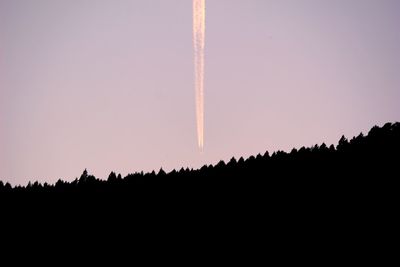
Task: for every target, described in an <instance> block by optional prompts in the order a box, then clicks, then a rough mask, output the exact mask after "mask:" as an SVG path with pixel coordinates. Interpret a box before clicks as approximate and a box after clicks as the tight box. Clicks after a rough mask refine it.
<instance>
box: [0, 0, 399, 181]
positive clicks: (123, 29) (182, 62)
mask: <svg viewBox="0 0 400 267" xmlns="http://www.w3.org/2000/svg"><path fill="white" fill-rule="evenodd" d="M398 25H400V1H396V0H337V1H320V0H279V1H278V0H247V1H243V0H212V1H207V32H206V42H207V43H206V67H205V69H206V70H205V148H204V153H203V154H200V153H199V150H198V147H197V137H196V119H195V97H194V93H195V92H194V74H193V46H192V1H190V0H186V1H184V0H168V1H165V0H152V1H148V0H129V1H128V0H126V1H124V0H113V1H111V0H109V1H105V0H104V1H100V0H96V1H95V0H83V1H81V0H79V1H78V0H57V1H54V0H36V1H28V0H0V40H1V42H0V179H1V180H3V181H9V182H11V183H12V184H26V183H27V182H28V181H29V180H39V181H42V182H44V181H47V182H55V181H56V180H57V179H59V178H62V179H65V180H72V179H74V178H75V177H77V176H79V175H80V174H81V172H82V171H83V169H85V168H87V169H88V170H89V172H90V173H92V174H94V175H96V176H98V177H100V178H106V177H107V176H108V174H109V173H110V172H111V171H116V172H121V173H122V174H123V175H126V174H127V173H131V172H135V171H142V170H144V171H151V170H153V169H156V170H158V169H159V168H160V167H163V168H164V169H165V170H167V171H169V170H172V169H173V168H180V167H193V168H198V167H200V166H202V165H203V164H214V163H217V162H218V161H219V160H221V159H223V160H228V159H230V158H231V157H232V156H235V157H240V156H245V157H247V156H250V155H252V154H257V153H264V152H265V151H266V150H269V151H274V150H277V149H283V150H290V149H291V148H292V147H300V146H303V145H304V146H310V145H313V144H315V143H321V142H326V143H328V144H331V143H336V142H337V140H338V139H339V138H340V136H341V135H342V134H345V135H347V136H353V135H357V134H358V133H359V132H361V131H363V132H364V133H365V132H366V131H367V130H368V129H369V128H371V127H372V126H373V125H375V124H383V123H385V122H388V121H399V120H400V105H399V99H400V73H399V72H400V53H399V47H400V31H399V28H398Z"/></svg>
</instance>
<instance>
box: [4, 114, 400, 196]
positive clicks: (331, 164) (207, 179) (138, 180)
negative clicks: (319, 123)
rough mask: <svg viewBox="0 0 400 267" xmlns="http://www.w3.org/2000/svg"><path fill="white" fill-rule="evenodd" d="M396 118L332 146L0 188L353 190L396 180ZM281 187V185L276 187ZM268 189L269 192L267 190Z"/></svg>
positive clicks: (399, 131)
mask: <svg viewBox="0 0 400 267" xmlns="http://www.w3.org/2000/svg"><path fill="white" fill-rule="evenodd" d="M399 168H400V123H398V122H397V123H387V124H385V125H384V126H383V127H378V126H375V127H373V128H372V129H371V130H370V131H369V133H368V134H367V135H363V134H362V133H361V134H360V135H358V136H357V137H353V138H351V139H350V140H348V139H346V137H344V136H342V138H341V139H340V140H339V142H338V144H337V145H336V146H334V145H330V146H327V145H326V144H321V145H315V146H312V147H307V148H306V147H302V148H300V149H293V150H292V151H290V152H288V153H287V152H284V151H277V152H274V153H273V154H269V153H268V152H266V153H265V154H263V155H261V154H258V155H257V156H251V157H249V158H247V159H244V158H242V157H241V158H239V159H235V158H232V159H231V160H230V161H229V162H224V161H220V162H219V163H218V164H216V165H215V166H212V165H205V166H203V167H202V168H201V169H198V170H193V169H188V168H186V169H184V168H182V169H180V170H173V171H172V172H170V173H166V172H165V171H164V170H162V169H161V170H159V171H158V172H155V171H153V172H151V173H143V172H140V173H133V174H128V175H127V176H125V177H122V176H121V174H118V175H117V174H116V173H115V172H112V173H111V174H110V175H109V177H108V179H107V180H101V179H98V178H96V177H95V176H93V175H90V174H89V173H88V172H87V171H86V170H85V171H84V172H83V173H82V175H81V176H80V177H79V178H76V179H75V180H74V181H72V182H66V181H63V180H58V181H57V182H56V183H55V184H48V183H44V184H42V183H39V182H34V183H31V182H30V183H29V184H28V185H26V186H15V187H12V186H11V185H10V184H9V183H3V182H1V181H0V193H5V192H16V193H28V192H50V193H69V192H72V193H95V192H111V193H129V194H145V193H149V192H152V193H154V192H157V193H163V194H165V195H168V194H174V193H177V192H178V193H183V194H192V193H197V194H202V192H204V193H207V192H210V191H213V190H216V191H219V192H221V190H223V192H225V193H228V194H234V192H236V193H238V194H244V195H249V194H250V193H249V192H250V191H251V192H254V190H258V191H264V192H268V190H273V188H276V186H277V185H279V186H282V185H283V186H285V188H286V189H287V190H293V191H296V192H298V191H297V190H300V188H301V189H302V190H304V189H307V190H311V189H310V188H317V187H320V188H321V187H323V188H329V189H330V191H332V190H335V189H338V188H341V189H343V188H344V187H346V188H349V190H350V188H351V189H352V190H354V188H358V189H360V188H362V187H363V186H364V185H368V186H371V185H372V184H374V183H375V184H377V186H378V185H379V184H382V181H383V180H385V181H391V182H393V181H396V182H397V180H398V179H399V177H400V175H399V174H400V171H399ZM281 188H282V187H281ZM271 193H272V192H271Z"/></svg>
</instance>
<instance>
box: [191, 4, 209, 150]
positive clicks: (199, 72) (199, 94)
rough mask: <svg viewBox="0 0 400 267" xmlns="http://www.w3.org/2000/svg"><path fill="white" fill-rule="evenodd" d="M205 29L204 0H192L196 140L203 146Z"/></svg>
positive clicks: (201, 147) (200, 146)
mask: <svg viewBox="0 0 400 267" xmlns="http://www.w3.org/2000/svg"><path fill="white" fill-rule="evenodd" d="M205 30H206V3H205V0H193V44H194V69H195V89H196V122H197V140H198V145H199V148H200V149H201V150H203V147H204V46H205Z"/></svg>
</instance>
